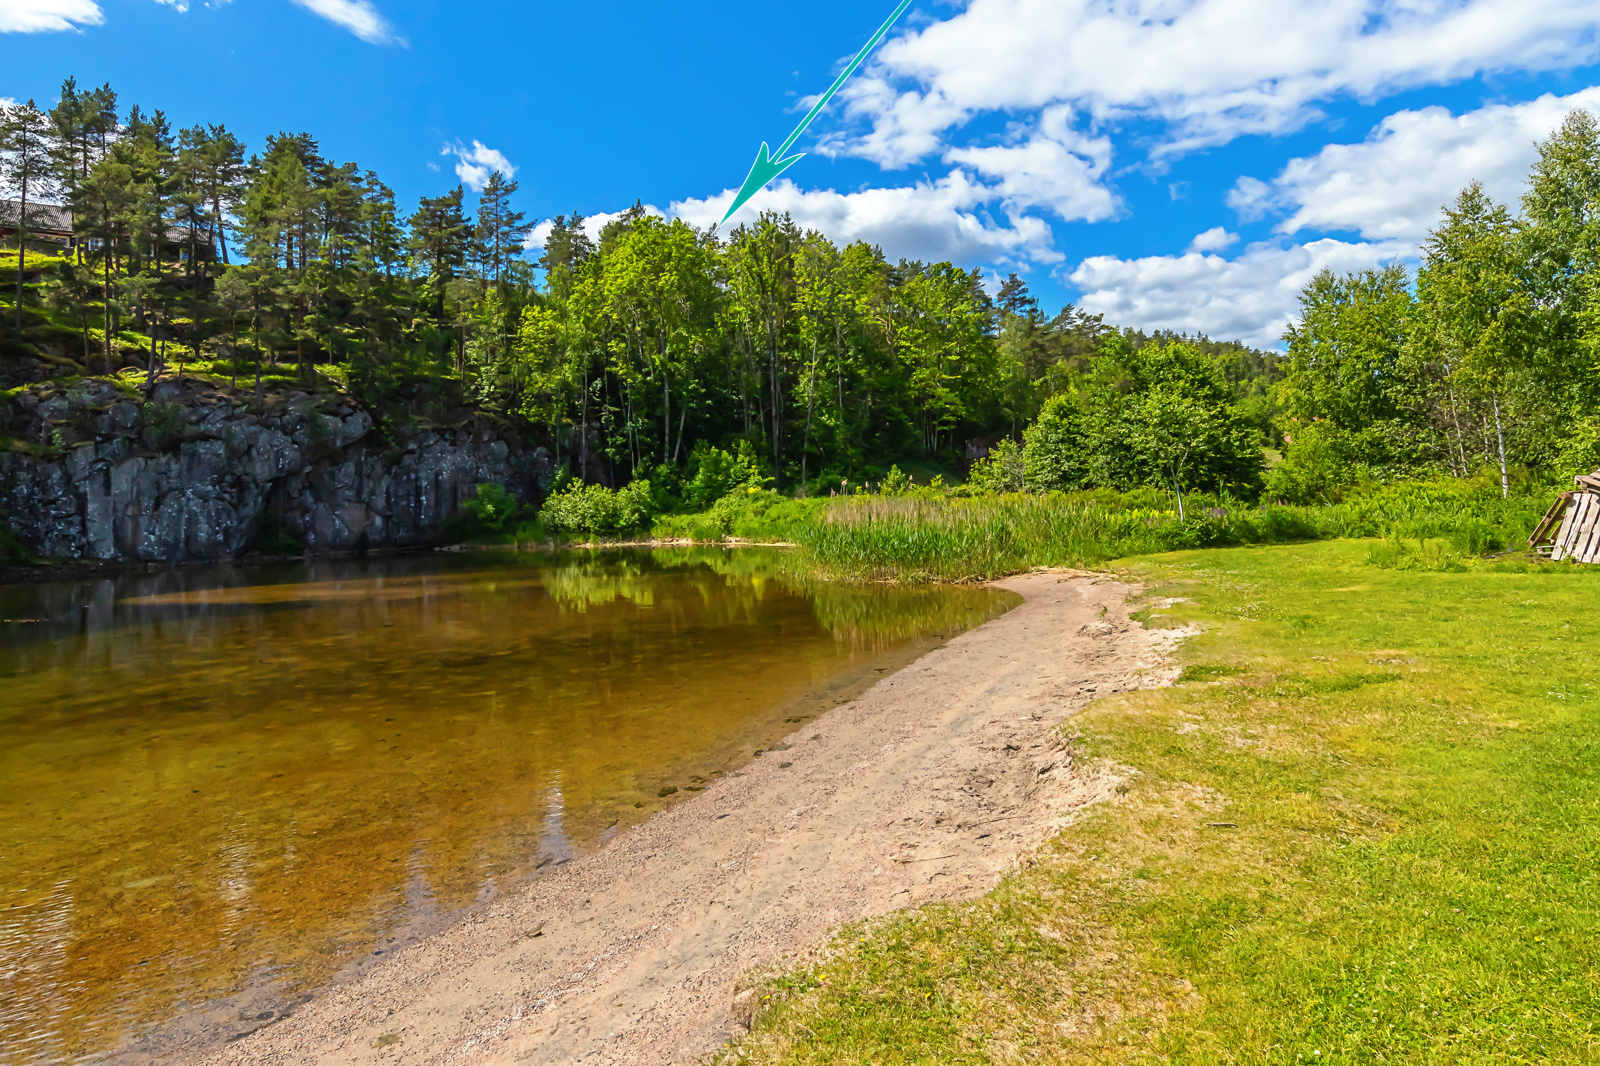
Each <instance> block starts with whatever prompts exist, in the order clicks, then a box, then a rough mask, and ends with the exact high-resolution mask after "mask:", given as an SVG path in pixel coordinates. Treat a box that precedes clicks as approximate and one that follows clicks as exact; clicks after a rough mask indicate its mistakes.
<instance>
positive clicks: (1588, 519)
mask: <svg viewBox="0 0 1600 1066" xmlns="http://www.w3.org/2000/svg"><path fill="white" fill-rule="evenodd" d="M1572 480H1573V485H1574V491H1572V492H1563V493H1562V494H1561V498H1560V499H1558V500H1556V502H1555V504H1554V505H1552V506H1551V508H1550V510H1548V511H1546V512H1545V515H1544V517H1543V518H1541V519H1540V520H1539V524H1538V525H1537V526H1535V527H1534V529H1533V534H1532V536H1530V537H1529V538H1528V546H1529V547H1530V548H1532V549H1533V550H1534V551H1537V552H1539V553H1540V554H1541V555H1542V554H1544V553H1545V552H1547V551H1548V553H1549V555H1550V558H1552V559H1571V560H1572V561H1573V562H1576V563H1600V470H1596V471H1595V472H1594V473H1592V474H1580V475H1579V476H1578V477H1575V478H1573V479H1572Z"/></svg>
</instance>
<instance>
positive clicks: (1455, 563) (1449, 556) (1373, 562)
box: [1367, 537, 1467, 574]
mask: <svg viewBox="0 0 1600 1066" xmlns="http://www.w3.org/2000/svg"><path fill="white" fill-rule="evenodd" d="M1367 565H1368V566H1376V567H1379V568H1380V569H1383V570H1426V571H1434V572H1438V573H1446V574H1463V573H1466V570H1467V568H1466V566H1464V565H1463V564H1462V562H1461V556H1460V555H1459V554H1457V553H1456V552H1453V551H1451V550H1449V549H1448V548H1446V547H1445V546H1444V545H1442V544H1430V543H1428V542H1427V541H1418V542H1417V544H1416V546H1415V547H1413V546H1412V545H1411V544H1409V543H1407V542H1406V541H1403V540H1400V539H1399V538H1398V537H1391V538H1389V539H1386V540H1380V541H1378V542H1377V543H1376V544H1374V545H1372V547H1370V548H1368V549H1367Z"/></svg>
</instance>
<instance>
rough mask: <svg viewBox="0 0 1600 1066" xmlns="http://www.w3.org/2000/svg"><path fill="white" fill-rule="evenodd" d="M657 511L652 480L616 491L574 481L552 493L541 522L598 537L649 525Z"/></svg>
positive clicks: (555, 528)
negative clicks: (651, 486)
mask: <svg viewBox="0 0 1600 1066" xmlns="http://www.w3.org/2000/svg"><path fill="white" fill-rule="evenodd" d="M657 510H658V509H657V505H656V500H655V496H654V494H653V493H652V491H651V488H650V482H649V481H648V480H647V479H645V478H639V479H637V480H635V481H632V482H630V483H629V484H628V485H627V486H626V487H624V488H622V489H618V490H616V491H613V490H611V489H608V488H606V487H605V486H604V485H584V484H582V483H579V482H572V483H570V484H568V485H566V486H565V487H562V488H558V489H556V490H555V491H553V492H552V493H551V494H550V497H549V499H547V500H545V502H544V506H543V507H542V508H540V509H539V521H540V523H541V524H542V525H543V526H544V527H545V528H546V529H549V530H551V531H552V532H556V533H565V534H574V533H583V534H588V535H590V536H596V535H603V534H609V533H623V532H628V531H631V530H637V529H640V528H643V527H646V526H648V525H649V524H650V522H651V520H652V519H654V518H655V516H656V513H657Z"/></svg>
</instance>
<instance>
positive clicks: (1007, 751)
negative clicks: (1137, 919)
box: [208, 572, 1181, 1066]
mask: <svg viewBox="0 0 1600 1066" xmlns="http://www.w3.org/2000/svg"><path fill="white" fill-rule="evenodd" d="M999 584H1000V585H1001V586H1002V587H1004V588H1008V589H1011V590H1013V591H1015V592H1018V593H1021V594H1022V595H1023V596H1024V597H1025V598H1026V601H1025V602H1024V603H1023V604H1022V606H1020V607H1018V608H1017V609H1016V610H1014V611H1012V612H1011V613H1009V614H1007V615H1004V616H1003V617H1001V618H998V619H995V620H994V621H992V622H989V623H988V624H986V625H984V626H981V627H979V628H978V629H975V630H972V631H970V632H968V633H965V634H963V635H961V636H959V637H956V638H955V639H953V640H951V641H950V642H949V643H948V644H946V645H944V646H943V647H940V648H938V649H936V650H935V651H933V652H931V653H930V654H928V655H926V656H924V657H923V658H922V659H919V660H918V661H917V662H915V663H913V664H912V665H911V666H909V667H907V668H906V669H905V670H902V671H900V672H899V673H897V674H893V675H891V676H889V677H887V678H885V679H884V680H882V681H880V682H879V683H878V684H877V685H876V686H875V687H873V688H872V689H871V690H870V691H868V692H867V693H865V694H864V695H862V696H861V697H860V698H859V699H857V700H855V701H853V702H851V703H848V704H845V705H844V706H841V707H838V708H835V709H834V710H832V711H829V712H828V713H827V714H824V715H823V716H822V717H820V718H818V719H816V720H815V721H812V722H807V723H805V724H804V725H802V726H800V727H799V728H797V729H796V731H795V732H794V733H793V734H792V735H790V736H789V737H787V738H786V739H785V741H784V742H783V745H775V746H774V749H773V750H771V751H768V752H766V753H764V754H762V755H761V756H760V757H758V758H757V759H755V761H754V762H752V763H751V764H750V765H749V766H747V767H745V768H744V769H742V770H740V771H738V772H735V773H732V774H729V775H728V776H726V777H724V778H722V779H720V780H718V781H716V782H714V783H712V784H710V785H708V786H707V788H706V790H705V791H704V792H702V793H700V794H699V795H697V796H695V797H694V798H693V799H690V800H688V801H686V802H684V803H682V804H680V805H678V806H676V807H674V808H672V809H670V810H667V811H665V812H663V813H661V814H659V815H657V816H656V817H654V818H652V819H651V820H650V821H649V822H647V823H645V824H644V825H642V826H639V827H637V828H635V829H633V830H631V831H629V832H628V833H626V834H624V835H623V836H621V837H619V838H618V839H617V840H616V841H615V842H614V843H612V844H611V846H609V847H608V848H606V849H605V850H603V851H601V852H599V853H597V854H594V855H590V856H586V857H583V858H579V859H575V860H573V861H572V862H570V863H567V864H565V865H563V866H561V867H559V868H557V869H555V870H554V871H553V872H552V873H550V874H549V875H548V876H546V877H542V878H540V879H539V881H538V882H537V883H535V884H533V885H532V886H530V887H529V888H527V889H526V890H525V891H523V892H521V893H520V894H518V895H515V896H512V897H509V898H507V899H504V900H501V901H498V902H496V903H495V904H493V905H491V906H489V907H488V908H486V909H485V910H484V911H482V912H480V913H477V914H474V915H472V916H470V917H469V918H467V919H465V920H463V921H462V922H460V923H459V924H457V925H455V926H453V927H452V928H450V929H448V930H446V931H444V932H442V933H440V934H438V935H436V936H434V937H432V938H429V939H427V940H425V941H422V942H421V943H418V944H415V945H413V946H410V947H407V948H405V949H403V950H401V951H399V952H397V953H396V954H394V955H393V956H389V957H386V958H385V959H384V960H383V961H381V962H378V963H377V964H376V965H374V966H373V967H372V968H371V969H370V970H369V971H368V972H367V973H366V974H364V975H363V976H362V977H361V978H360V979H359V980H356V981H354V982H352V983H350V984H348V985H344V986H340V987H336V988H333V989H330V990H329V991H328V992H326V993H325V994H324V995H322V996H320V997H318V998H317V999H315V1000H313V1001H312V1002H310V1003H308V1004H306V1005H305V1006H304V1007H302V1008H300V1009H298V1010H297V1011H296V1012H295V1013H294V1014H293V1015H291V1016H290V1017H288V1018H286V1019H284V1020H282V1021H280V1022H277V1023H276V1024H273V1025H270V1026H268V1027H267V1028H264V1029H261V1030H259V1031H257V1032H255V1033H253V1034H251V1035H249V1036H247V1037H245V1038H244V1039H242V1040H239V1041H238V1042H236V1043H234V1044H232V1045H230V1046H229V1047H227V1048H226V1049H224V1050H222V1051H219V1052H217V1053H216V1054H215V1055H213V1056H212V1058H211V1059H210V1060H208V1061H211V1062H214V1063H219V1064H221V1063H226V1064H243V1063H345V1062H405V1063H441V1064H442V1063H481V1062H519V1063H558V1062H573V1061H577V1060H582V1061H584V1062H589V1063H597V1064H598V1063H616V1064H623V1063H626V1064H628V1066H665V1064H669V1063H677V1064H685V1063H690V1062H693V1061H695V1060H697V1059H699V1058H702V1057H703V1056H705V1055H706V1054H708V1053H710V1052H712V1051H713V1050H715V1049H716V1048H717V1047H718V1046H720V1045H721V1044H722V1043H723V1042H725V1041H726V1040H727V1039H728V1038H729V1037H730V1036H732V1035H733V1034H734V1033H735V1032H737V1031H738V1029H739V1028H740V1026H741V1023H742V1022H744V1021H746V1020H747V1019H748V1016H749V1012H748V1005H747V1004H744V1003H741V1002H740V1001H739V999H738V995H739V992H740V989H741V987H742V986H740V985H739V980H740V977H741V975H744V974H745V973H746V972H747V971H749V970H751V969H752V968H753V967H761V966H772V965H775V964H782V963H783V962H784V961H785V960H788V959H792V958H793V957H794V956H795V955H797V954H798V953H799V952H801V951H803V950H805V949H806V948H808V947H810V946H813V945H815V944H817V943H818V942H820V941H821V940H822V939H823V938H825V937H826V935H827V934H828V932H829V931H830V930H831V929H833V928H835V927H837V926H839V925H841V924H843V923H846V922H850V921H853V920H856V919H858V918H863V917H867V916H871V915H875V914H882V913H885V912H887V911H891V910H896V909H899V908H903V907H911V906H916V905H918V904H922V903H927V902H930V901H933V900H950V899H965V898H970V897H973V896H975V895H978V894H980V893H982V892H984V891H986V890H987V889H989V888H990V887H991V886H992V885H993V884H994V883H995V881H996V879H997V878H998V876H999V875H1000V874H1001V873H1002V872H1003V871H1004V870H1005V869H1006V868H1007V867H1008V866H1009V865H1010V864H1011V863H1012V862H1013V861H1015V860H1016V859H1017V858H1018V856H1020V855H1022V854H1024V853H1026V852H1029V851H1031V850H1032V849H1034V848H1036V847H1037V846H1038V845H1039V843H1040V842H1041V841H1042V840H1043V839H1044V838H1045V837H1046V836H1047V835H1048V834H1049V833H1050V832H1051V831H1052V830H1053V829H1054V828H1055V827H1057V826H1059V825H1060V824H1062V823H1063V822H1064V821H1067V820H1070V819H1071V818H1072V816H1073V814H1074V813H1075V812H1076V811H1078V810H1081V809H1082V808H1083V807H1084V806H1086V805H1088V804H1092V803H1095V802H1097V801H1099V800H1101V799H1103V798H1105V797H1106V796H1108V795H1110V794H1112V793H1113V790H1114V788H1115V785H1116V781H1117V778H1116V777H1115V775H1114V774H1111V773H1108V772H1106V771H1104V770H1100V771H1093V770H1091V769H1090V768H1085V767H1076V766H1074V765H1073V763H1072V760H1071V756H1070V753H1069V752H1067V751H1066V750H1064V749H1063V748H1062V747H1061V746H1060V743H1059V740H1058V734H1057V733H1056V732H1055V731H1054V727H1055V726H1056V725H1058V724H1059V723H1060V722H1061V721H1062V719H1064V718H1066V717H1067V716H1069V715H1071V714H1073V713H1074V712H1076V711H1077V710H1079V709H1080V708H1082V707H1083V706H1084V705H1085V704H1087V703H1088V702H1089V701H1091V700H1093V699H1096V698H1098V697H1101V696H1105V695H1108V694H1110V693H1113V692H1117V691H1122V690H1127V689H1131V688H1138V687H1144V686H1149V685H1151V684H1158V683H1162V682H1163V681H1166V680H1168V679H1169V678H1170V677H1171V675H1172V673H1173V672H1174V671H1172V670H1170V669H1169V668H1167V667H1166V665H1165V652H1166V650H1167V649H1168V648H1169V647H1170V646H1171V644H1172V643H1173V642H1174V641H1175V640H1177V639H1180V638H1181V634H1180V633H1178V632H1175V631H1172V630H1164V631H1162V630H1157V631H1150V630H1145V629H1143V628H1141V627H1140V626H1138V625H1137V624H1136V623H1133V622H1131V621H1130V620H1129V618H1128V610H1127V607H1126V606H1125V602H1124V601H1125V599H1126V597H1127V595H1128V593H1129V592H1130V591H1131V589H1130V588H1129V587H1128V586H1126V585H1122V584H1119V583H1117V582H1114V581H1111V580H1108V579H1105V578H1099V577H1094V576H1092V575H1079V574H1071V573H1064V572H1059V573H1037V574H1030V575H1027V576H1024V577H1018V578H1012V579H1008V580H1006V581H1002V582H999Z"/></svg>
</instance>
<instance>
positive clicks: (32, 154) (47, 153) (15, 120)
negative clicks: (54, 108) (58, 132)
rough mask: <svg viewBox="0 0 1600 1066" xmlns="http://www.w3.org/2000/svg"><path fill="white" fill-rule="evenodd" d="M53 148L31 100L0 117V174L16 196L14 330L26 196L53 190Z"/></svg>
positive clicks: (28, 221)
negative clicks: (0, 159)
mask: <svg viewBox="0 0 1600 1066" xmlns="http://www.w3.org/2000/svg"><path fill="white" fill-rule="evenodd" d="M53 147H54V143H53V138H52V137H51V130H50V120H49V118H47V117H46V116H45V114H44V112H42V111H40V110H39V109H38V108H37V107H35V106H34V103H33V101H32V100H29V101H28V102H27V103H25V104H16V105H14V106H12V107H10V108H7V109H6V112H5V116H4V118H0V157H3V158H4V159H5V170H4V171H3V172H0V178H3V179H4V186H5V188H7V189H8V190H10V191H12V192H15V193H17V195H18V199H19V202H18V205H17V306H16V328H17V330H18V331H20V330H21V329H22V275H23V272H24V271H25V270H26V269H27V258H28V237H29V235H30V230H31V228H32V222H33V219H32V218H31V217H30V216H29V214H28V197H29V196H30V195H32V196H34V197H43V196H48V195H50V193H51V192H52V191H54V188H55V180H54V179H55V175H54V172H53V170H52V168H51V155H52V149H53Z"/></svg>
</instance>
